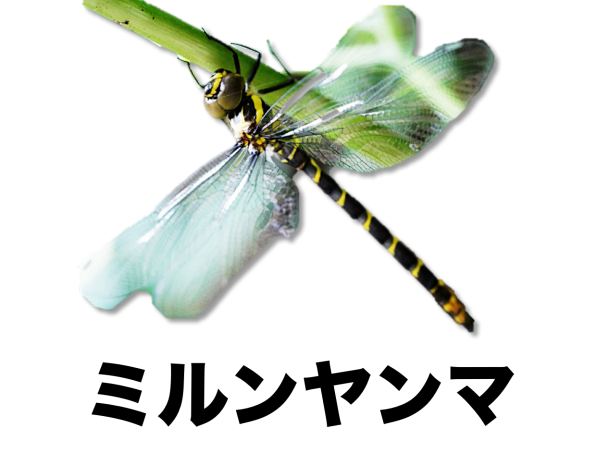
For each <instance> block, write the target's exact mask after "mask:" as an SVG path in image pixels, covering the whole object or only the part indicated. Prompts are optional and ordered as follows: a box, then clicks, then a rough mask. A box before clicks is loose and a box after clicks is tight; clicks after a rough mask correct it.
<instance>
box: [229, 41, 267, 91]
mask: <svg viewBox="0 0 596 475" xmlns="http://www.w3.org/2000/svg"><path fill="white" fill-rule="evenodd" d="M232 44H233V45H235V46H240V47H242V48H246V49H248V50H250V51H253V52H254V53H257V60H256V61H255V64H254V65H253V67H252V70H251V71H250V74H249V75H248V78H247V79H246V87H247V88H248V87H249V86H250V83H251V82H252V80H253V79H254V78H255V75H256V74H257V71H258V70H259V66H260V65H261V52H260V51H257V50H256V49H253V48H250V47H248V46H244V45H241V44H239V43H232Z"/></svg>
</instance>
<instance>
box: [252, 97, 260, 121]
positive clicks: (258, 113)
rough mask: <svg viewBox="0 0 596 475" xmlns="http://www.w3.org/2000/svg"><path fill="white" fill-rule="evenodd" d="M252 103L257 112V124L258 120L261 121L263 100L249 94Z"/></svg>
mask: <svg viewBox="0 0 596 475" xmlns="http://www.w3.org/2000/svg"><path fill="white" fill-rule="evenodd" d="M250 98H251V100H252V103H253V104H254V106H255V111H256V113H257V124H258V123H259V122H261V119H262V118H263V101H262V100H261V98H260V97H259V96H255V95H251V96H250Z"/></svg>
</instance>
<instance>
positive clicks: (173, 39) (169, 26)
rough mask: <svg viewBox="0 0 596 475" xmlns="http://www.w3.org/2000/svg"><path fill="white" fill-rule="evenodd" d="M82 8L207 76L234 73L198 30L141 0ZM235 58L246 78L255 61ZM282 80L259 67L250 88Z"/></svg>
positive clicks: (92, 2) (87, 2)
mask: <svg viewBox="0 0 596 475" xmlns="http://www.w3.org/2000/svg"><path fill="white" fill-rule="evenodd" d="M83 5H84V6H85V7H87V8H88V9H89V10H91V11H94V12H95V13H99V14H100V15H102V16H104V17H106V18H108V19H110V20H112V21H115V22H116V23H119V24H120V25H121V26H123V27H125V28H127V29H129V30H131V31H134V32H135V33H137V34H139V35H141V36H143V37H145V38H147V39H148V40H151V41H153V42H154V43H157V44H159V45H160V46H162V47H164V48H167V49H169V50H171V51H173V52H174V53H176V54H178V55H180V56H183V57H184V58H186V59H188V60H189V61H190V62H192V63H194V64H196V65H197V66H199V67H201V68H203V69H206V70H207V71H209V72H213V71H215V70H216V69H219V68H225V69H228V70H231V71H233V70H234V61H233V59H232V55H231V53H230V51H228V50H227V49H226V48H225V47H224V46H222V45H220V44H219V43H217V42H216V41H212V40H210V39H209V38H208V37H207V35H205V33H204V32H203V31H202V30H199V29H198V28H195V27H194V26H191V25H189V24H188V23H185V22H183V21H182V20H180V19H179V18H176V17H175V16H173V15H170V14H169V13H166V12H164V11H163V10H160V9H159V8H157V7H154V6H153V5H150V4H148V3H145V2H143V1H141V0H84V1H83ZM236 51H238V50H236ZM238 57H239V59H240V68H241V71H242V72H243V73H244V74H245V75H247V74H248V72H249V71H250V70H251V68H252V65H253V64H254V62H255V61H254V59H253V58H251V57H250V56H247V55H246V54H244V53H243V52H242V51H238ZM286 80H287V78H286V76H285V75H283V74H282V73H279V72H277V71H275V70H274V69H272V68H270V67H269V66H267V65H265V64H261V66H260V67H259V71H258V73H257V75H256V77H255V78H254V80H253V83H252V85H253V87H254V88H255V89H262V88H265V87H269V86H272V85H275V84H280V83H283V82H285V81H286ZM286 89H287V88H284V89H282V90H280V91H276V92H274V93H271V94H267V95H266V96H265V98H266V100H267V101H268V102H272V101H274V100H275V99H277V98H278V97H279V96H280V95H281V94H282V93H283V92H284V91H285V90H286Z"/></svg>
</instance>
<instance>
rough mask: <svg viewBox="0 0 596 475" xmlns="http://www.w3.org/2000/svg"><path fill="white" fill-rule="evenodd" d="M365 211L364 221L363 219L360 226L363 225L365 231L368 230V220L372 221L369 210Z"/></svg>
mask: <svg viewBox="0 0 596 475" xmlns="http://www.w3.org/2000/svg"><path fill="white" fill-rule="evenodd" d="M365 211H366V221H364V223H363V224H362V226H364V229H366V230H367V231H370V222H371V221H372V214H371V213H370V211H369V210H365Z"/></svg>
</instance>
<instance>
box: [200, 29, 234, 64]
mask: <svg viewBox="0 0 596 475" xmlns="http://www.w3.org/2000/svg"><path fill="white" fill-rule="evenodd" d="M201 29H202V30H203V33H205V36H207V39H208V40H211V41H215V42H216V43H219V44H220V45H222V46H223V47H224V48H226V49H227V50H228V51H230V53H232V57H233V58H234V68H235V69H236V74H240V60H239V59H238V53H237V52H236V50H235V49H234V48H232V47H231V46H230V45H228V44H226V43H224V42H223V41H221V40H218V39H217V38H215V37H214V36H211V35H210V34H209V33H207V32H206V31H205V28H201Z"/></svg>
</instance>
